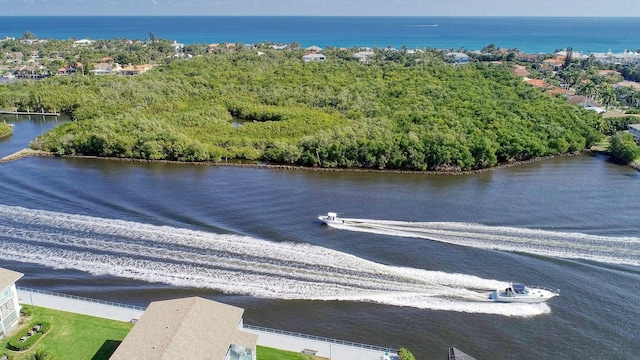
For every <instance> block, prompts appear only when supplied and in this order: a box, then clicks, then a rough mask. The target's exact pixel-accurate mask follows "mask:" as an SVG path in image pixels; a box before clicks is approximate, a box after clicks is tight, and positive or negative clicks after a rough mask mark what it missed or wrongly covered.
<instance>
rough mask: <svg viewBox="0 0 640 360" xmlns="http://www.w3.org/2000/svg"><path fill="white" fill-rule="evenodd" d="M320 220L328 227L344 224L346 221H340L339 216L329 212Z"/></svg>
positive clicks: (319, 217) (319, 218) (320, 217)
mask: <svg viewBox="0 0 640 360" xmlns="http://www.w3.org/2000/svg"><path fill="white" fill-rule="evenodd" d="M318 220H320V221H322V222H323V223H325V224H327V225H332V224H344V220H342V219H340V218H339V217H338V214H337V213H334V212H329V213H327V215H320V216H318Z"/></svg>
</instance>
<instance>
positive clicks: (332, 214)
mask: <svg viewBox="0 0 640 360" xmlns="http://www.w3.org/2000/svg"><path fill="white" fill-rule="evenodd" d="M327 216H328V217H330V218H334V217H336V216H338V214H337V213H334V212H330V213H327Z"/></svg>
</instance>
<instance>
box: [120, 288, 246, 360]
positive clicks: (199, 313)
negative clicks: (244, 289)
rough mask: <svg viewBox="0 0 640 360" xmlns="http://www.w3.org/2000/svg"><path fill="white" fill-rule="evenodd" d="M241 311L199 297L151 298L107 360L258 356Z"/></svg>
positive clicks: (220, 359) (227, 359)
mask: <svg viewBox="0 0 640 360" xmlns="http://www.w3.org/2000/svg"><path fill="white" fill-rule="evenodd" d="M243 313H244V309H241V308H238V307H235V306H231V305H226V304H222V303H219V302H215V301H212V300H207V299H203V298H201V297H190V298H183V299H175V300H165V301H156V302H152V303H151V304H149V306H148V307H147V309H146V310H145V312H144V313H143V314H142V316H141V317H140V319H139V320H138V321H137V322H136V324H135V325H134V327H133V329H131V331H130V332H129V334H128V335H127V336H126V337H125V339H124V340H123V341H122V343H121V344H120V346H118V348H117V349H116V351H115V352H114V353H113V355H111V357H110V360H130V359H136V360H170V359H171V360H173V359H190V360H205V359H206V360H256V344H257V342H258V335H256V334H252V333H249V332H246V331H243V330H242V328H243V321H242V314H243Z"/></svg>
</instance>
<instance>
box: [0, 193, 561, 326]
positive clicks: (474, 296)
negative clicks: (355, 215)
mask: <svg viewBox="0 0 640 360" xmlns="http://www.w3.org/2000/svg"><path fill="white" fill-rule="evenodd" d="M0 224H1V225H0V242H2V243H3V252H2V253H1V254H0V257H1V258H4V259H7V260H14V261H21V262H30V263H38V264H42V265H45V266H49V267H53V268H72V269H77V270H81V271H85V272H88V273H91V274H96V275H98V274H100V275H102V274H108V275H113V276H121V277H127V278H132V279H140V280H144V281H149V282H162V283H167V284H172V285H175V286H188V287H201V288H210V289H216V290H219V291H222V292H225V293H234V294H246V295H251V296H256V297H263V298H278V299H309V300H339V301H363V302H374V303H380V304H386V305H395V306H410V307H416V308H424V309H433V310H447V311H458V312H470V313H488V314H500V315H506V316H535V315H540V314H545V313H549V312H550V308H549V306H547V305H546V304H498V303H493V302H490V301H488V300H487V296H488V292H489V291H491V290H494V289H498V288H503V287H504V286H505V284H506V283H505V282H503V281H498V280H490V279H482V278H479V277H476V276H471V275H465V274H455V273H453V274H452V273H444V272H440V271H428V270H423V269H415V268H407V267H397V266H388V265H383V264H378V263H375V262H372V261H368V260H365V259H362V258H358V257H356V256H353V255H349V254H346V253H342V252H339V251H334V250H330V249H327V248H323V247H319V246H313V245H309V244H295V243H275V242H270V241H265V240H261V239H256V238H252V237H248V236H238V235H228V234H213V233H208V232H203V231H194V230H188V229H181V228H175V227H168V226H154V225H149V224H143V223H137V222H130V221H123V220H113V219H102V218H96V217H88V216H81V215H72V214H65V213H59V212H49V211H42V210H32V209H26V208H21V207H11V206H3V205H0Z"/></svg>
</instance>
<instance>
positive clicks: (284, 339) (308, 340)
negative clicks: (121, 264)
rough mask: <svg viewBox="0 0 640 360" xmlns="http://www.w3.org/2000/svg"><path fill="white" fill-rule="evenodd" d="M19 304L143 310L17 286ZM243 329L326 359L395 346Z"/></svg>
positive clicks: (368, 356) (380, 352) (373, 359)
mask: <svg viewBox="0 0 640 360" xmlns="http://www.w3.org/2000/svg"><path fill="white" fill-rule="evenodd" d="M17 290H18V298H19V301H20V303H21V304H24V305H33V306H39V307H44V308H49V309H55V310H61V311H67V312H72V313H77V314H84V315H90V316H95V317H101V318H106V319H112V320H118V321H124V322H135V321H137V320H138V319H139V318H140V317H141V316H142V314H143V313H144V308H142V307H138V306H131V305H123V304H117V303H113V302H109V301H101V300H95V299H88V298H82V297H78V296H73V295H66V294H58V293H52V292H47V291H40V290H37V289H27V288H22V287H18V289H17ZM244 330H245V331H247V332H250V333H254V334H257V335H258V345H260V346H265V347H270V348H274V349H280V350H288V351H293V352H298V353H302V352H303V351H305V349H306V350H307V353H309V354H315V355H316V356H318V357H319V358H326V359H330V360H354V359H358V360H382V359H383V358H385V355H386V354H387V353H388V356H389V357H388V359H390V360H394V359H397V351H396V350H395V349H388V350H387V349H386V348H384V347H380V346H374V345H365V344H358V343H353V342H350V341H343V340H336V339H328V338H323V337H319V336H314V335H306V334H299V333H292V332H288V331H283V330H276V329H269V328H264V327H259V326H252V325H246V324H245V325H244Z"/></svg>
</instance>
